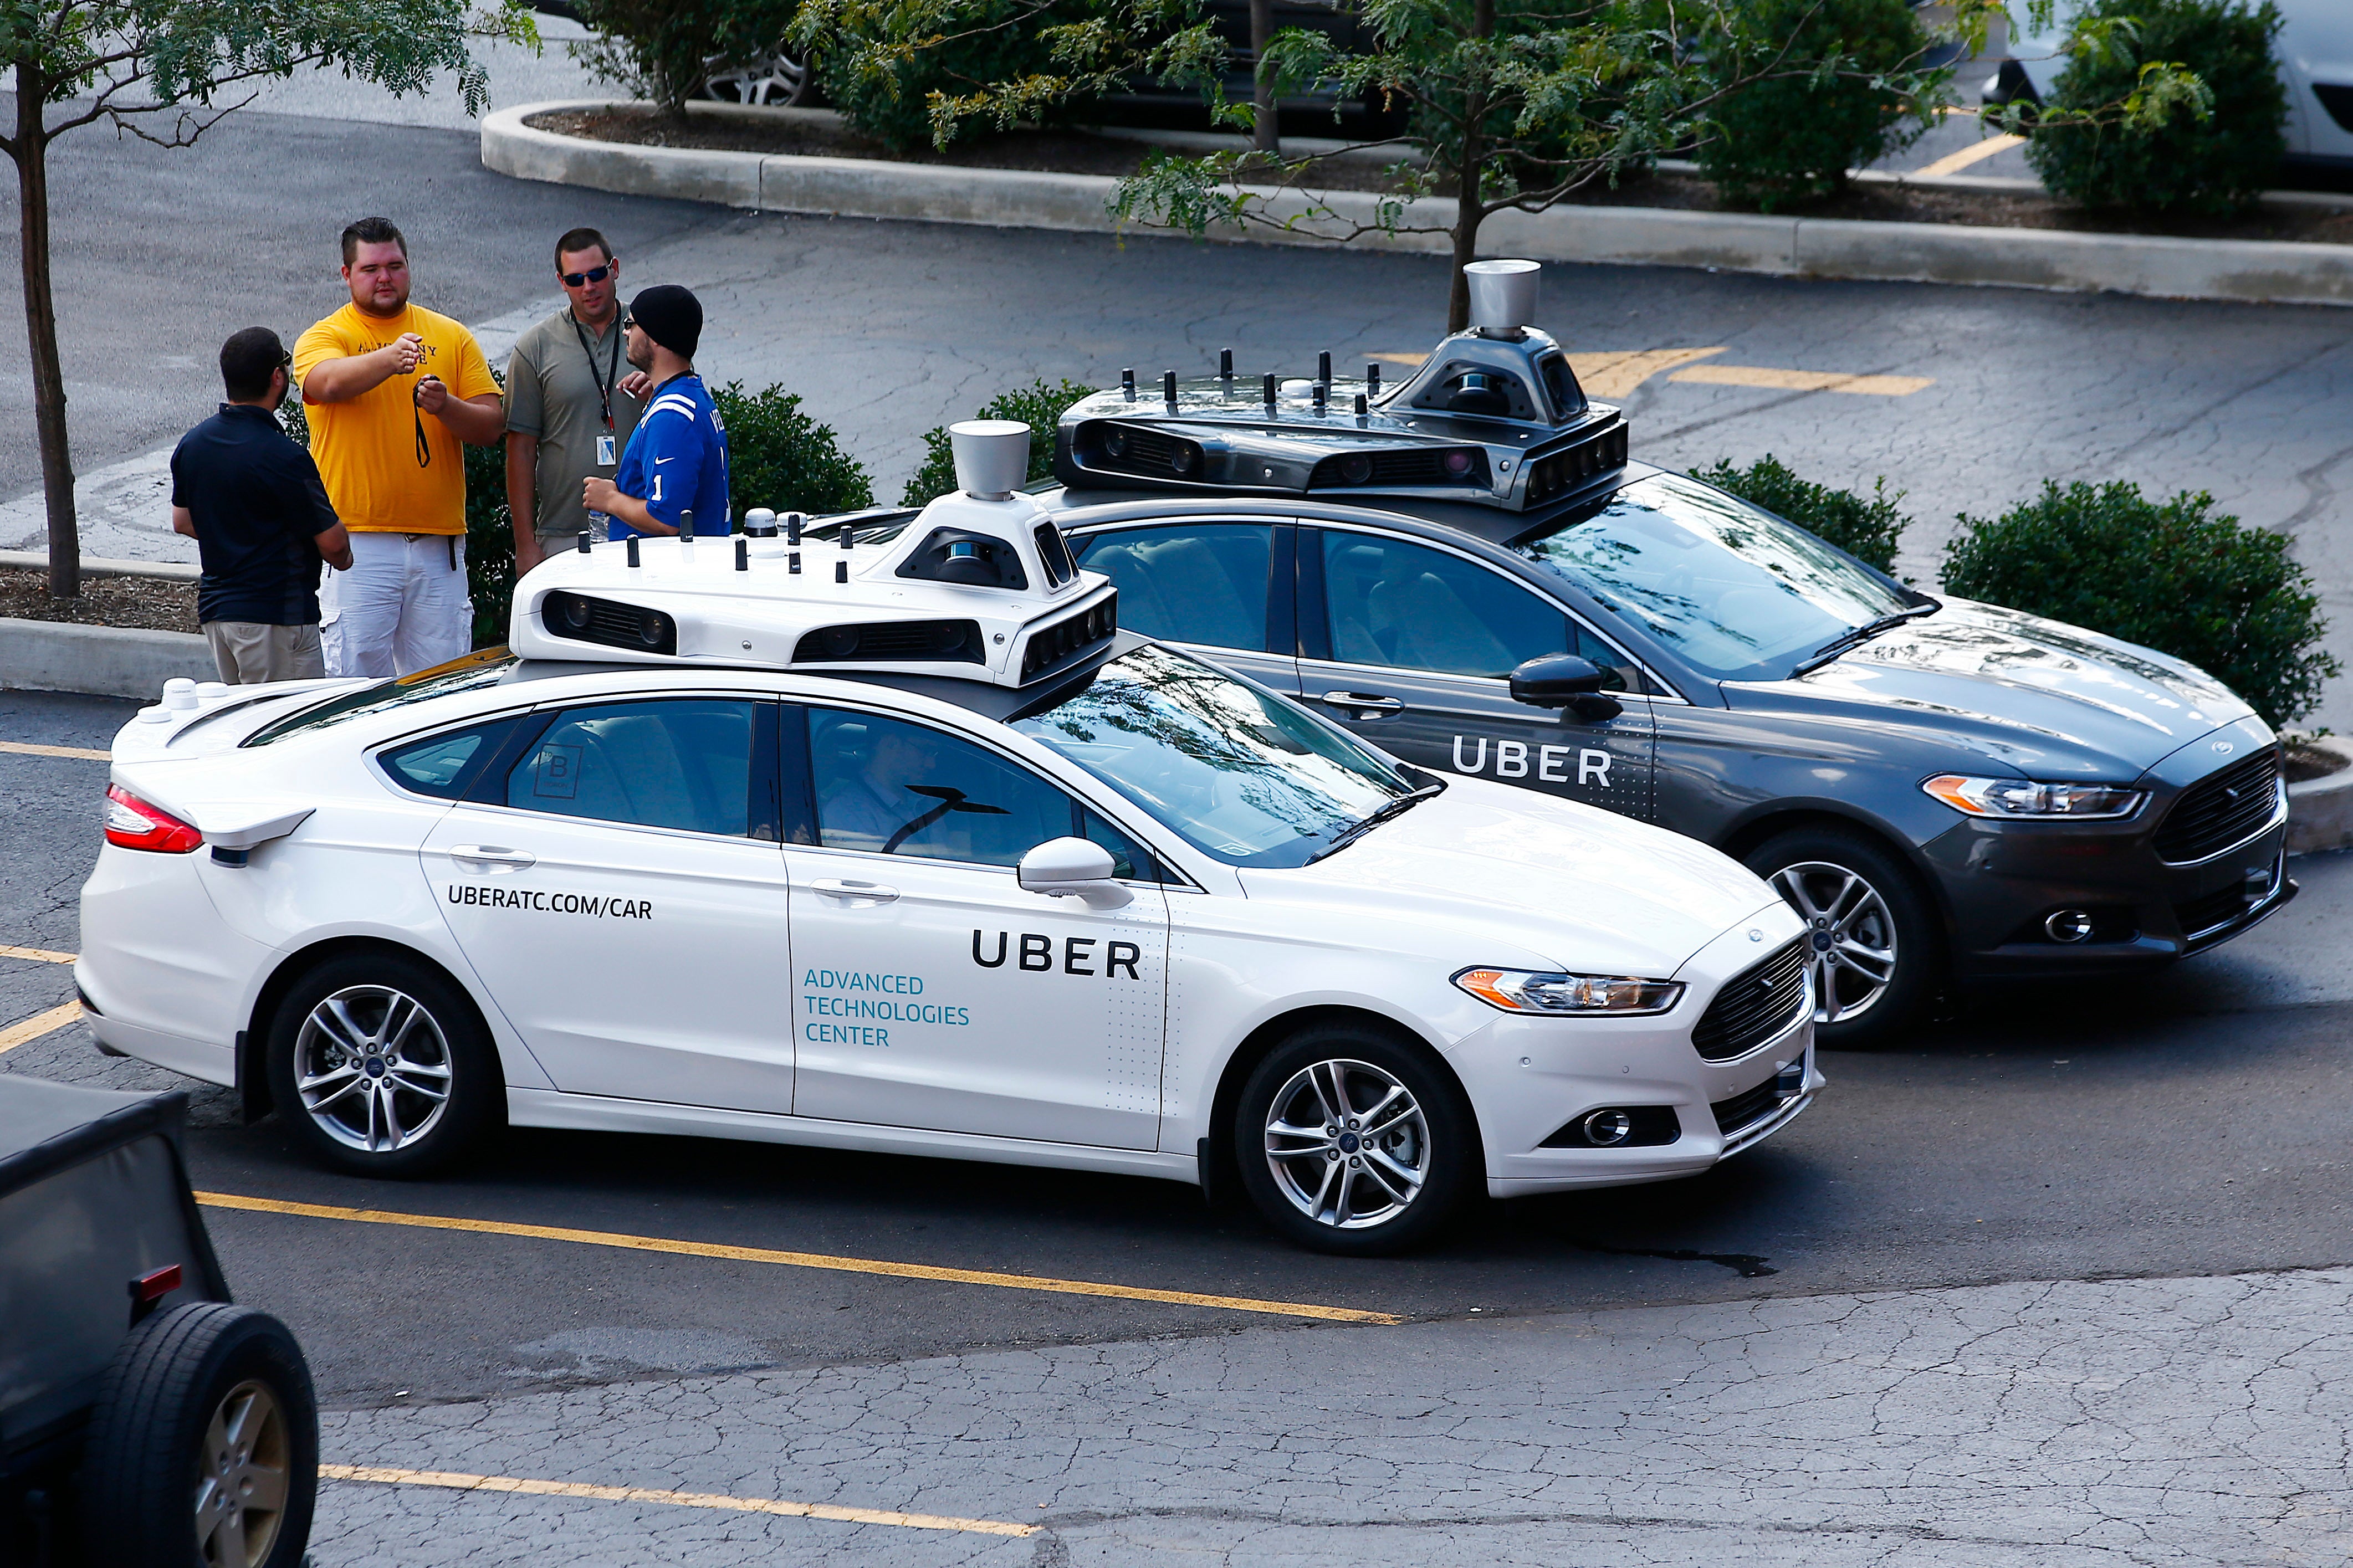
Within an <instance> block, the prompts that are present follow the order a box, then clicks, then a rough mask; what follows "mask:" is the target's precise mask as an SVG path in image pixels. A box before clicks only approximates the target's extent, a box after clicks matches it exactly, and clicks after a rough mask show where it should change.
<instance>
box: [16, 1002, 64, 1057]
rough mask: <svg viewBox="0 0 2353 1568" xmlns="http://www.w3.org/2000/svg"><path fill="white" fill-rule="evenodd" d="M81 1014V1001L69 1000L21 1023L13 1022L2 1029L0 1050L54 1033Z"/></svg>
mask: <svg viewBox="0 0 2353 1568" xmlns="http://www.w3.org/2000/svg"><path fill="white" fill-rule="evenodd" d="M80 1016H81V1004H80V1003H79V1002H68V1003H65V1004H64V1005H60V1006H56V1007H52V1008H50V1009H49V1010H48V1011H47V1012H46V1013H36V1014H34V1015H33V1016H31V1017H29V1018H27V1019H26V1020H25V1021H24V1022H23V1023H21V1024H11V1025H9V1026H7V1027H6V1028H5V1029H0V1051H13V1050H15V1049H16V1047H18V1046H21V1045H23V1044H25V1043H26V1041H28V1040H37V1039H39V1038H40V1037H42V1036H43V1035H54V1034H56V1033H57V1032H58V1030H59V1029H62V1028H64V1027H65V1026H67V1025H68V1024H70V1023H73V1022H74V1021H76V1020H77V1019H79V1017H80Z"/></svg>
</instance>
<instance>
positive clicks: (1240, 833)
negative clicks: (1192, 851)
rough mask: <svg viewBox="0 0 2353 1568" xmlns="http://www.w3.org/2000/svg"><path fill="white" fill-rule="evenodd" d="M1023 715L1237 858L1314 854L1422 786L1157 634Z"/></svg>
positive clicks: (1209, 847)
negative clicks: (1076, 688) (1156, 640)
mask: <svg viewBox="0 0 2353 1568" xmlns="http://www.w3.org/2000/svg"><path fill="white" fill-rule="evenodd" d="M1013 727H1014V728H1015V729H1016V730H1018V731H1021V733H1023V734H1025V735H1028V736H1030V737H1031V738H1032V739H1035V740H1037V741H1039V742H1044V743H1045V744H1046V745H1049V746H1051V747H1052V748H1053V749H1054V750H1055V751H1057V752H1060V753H1061V754H1062V755H1063V756H1066V757H1068V758H1070V759H1071V761H1072V762H1074V763H1078V764H1079V765H1080V766H1081V767H1082V768H1084V769H1086V770H1087V771H1088V772H1089V773H1092V774H1094V775H1095V777H1097V778H1099V779H1101V780H1103V782H1104V783H1105V784H1109V785H1111V787H1112V788H1113V789H1115V790H1117V791H1119V793H1120V794H1122V795H1125V796H1126V797H1127V798H1128V799H1130V800H1132V801H1134V803H1135V804H1136V805H1139V806H1142V807H1143V808H1144V809H1145V811H1148V812H1150V813H1151V814H1152V815H1153V816H1155V818H1157V819H1158V820H1159V821H1160V822H1162V823H1164V824H1166V826H1168V827H1169V828H1171V829H1173V830H1174V831H1176V833H1179V834H1181V835H1183V836H1184V838H1185V841H1186V842H1187V843H1188V844H1191V845H1193V846H1194V847H1196V848H1198V849H1200V850H1202V851H1203V852H1205V853H1207V854H1209V855H1214V856H1216V857H1217V858H1219V859H1220V860H1223V861H1225V862H1227V863H1228V864H1229V865H1234V866H1302V865H1304V864H1306V863H1307V861H1308V860H1309V858H1312V857H1313V856H1314V854H1315V852H1316V850H1317V849H1319V848H1321V847H1324V845H1326V844H1329V843H1330V842H1331V841H1332V840H1333V839H1335V838H1336V837H1339V836H1340V835H1341V834H1342V833H1344V832H1345V831H1346V830H1347V829H1348V828H1350V827H1352V826H1355V825H1356V823H1358V822H1361V821H1363V820H1364V819H1365V818H1366V817H1367V816H1371V815H1372V814H1373V813H1374V812H1375V811H1377V810H1378V809H1380V808H1381V807H1382V806H1384V805H1388V803H1389V802H1391V801H1393V800H1396V799H1398V797H1399V796H1401V795H1409V794H1411V793H1412V792H1413V789H1414V787H1415V784H1414V782H1412V781H1409V780H1408V779H1407V778H1406V777H1405V775H1404V774H1403V773H1399V772H1398V769H1397V766H1396V765H1395V764H1394V763H1389V762H1388V761H1387V760H1385V759H1384V758H1382V757H1380V756H1378V755H1377V754H1376V753H1374V752H1370V751H1367V750H1366V748H1365V747H1363V746H1361V745H1359V744H1357V742H1356V741H1355V739H1353V738H1352V737H1351V736H1349V735H1348V734H1347V733H1345V731H1341V730H1339V729H1337V728H1335V727H1334V726H1332V725H1329V724H1326V723H1324V721H1322V720H1320V719H1318V718H1316V717H1315V716H1314V714H1312V713H1309V712H1307V711H1306V710H1303V709H1301V708H1299V707H1297V706H1295V705H1293V704H1292V703H1289V702H1285V701H1283V700H1282V699H1281V698H1279V697H1276V696H1273V695H1272V694H1271V693H1269V692H1265V691H1261V690H1260V689H1257V688H1255V687H1251V686H1247V685H1245V684H1243V683H1242V682H1241V681H1239V680H1237V679H1234V678H1233V677H1232V676H1229V675H1226V674H1223V673H1221V672H1219V671H1218V670H1215V669H1212V668H1209V667H1208V665H1205V664H1201V663H1199V662H1198V661H1196V660H1194V659H1190V658H1185V657H1184V656H1183V655H1181V654H1177V653H1173V652H1171V651H1169V650H1168V649H1166V648H1164V647H1155V646H1146V647H1140V648H1137V649H1135V650H1134V652H1132V653H1129V654H1126V655H1124V656H1123V657H1121V658H1116V659H1113V661H1112V662H1111V663H1109V664H1106V665H1105V666H1103V668H1102V669H1101V670H1100V671H1098V672H1097V673H1096V675H1095V678H1094V679H1092V681H1090V682H1088V684H1087V686H1086V689H1084V690H1082V691H1080V692H1079V693H1077V694H1076V695H1075V696H1072V697H1070V698H1067V699H1065V700H1062V701H1061V702H1060V703H1058V704H1056V705H1055V706H1054V707H1052V708H1050V709H1047V710H1045V711H1043V712H1040V713H1037V714H1034V715H1032V716H1030V717H1029V718H1024V719H1017V720H1016V721H1014V723H1013Z"/></svg>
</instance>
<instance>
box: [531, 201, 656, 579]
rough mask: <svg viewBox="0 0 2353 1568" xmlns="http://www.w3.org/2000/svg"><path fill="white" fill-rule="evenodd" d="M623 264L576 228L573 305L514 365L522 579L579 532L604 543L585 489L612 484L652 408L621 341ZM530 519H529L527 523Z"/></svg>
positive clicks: (569, 279)
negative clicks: (599, 481) (593, 479)
mask: <svg viewBox="0 0 2353 1568" xmlns="http://www.w3.org/2000/svg"><path fill="white" fill-rule="evenodd" d="M620 279H621V263H620V261H619V260H618V258H616V257H615V256H614V255H613V247H611V246H609V245H607V243H606V242H605V237H604V236H603V235H601V234H599V233H597V232H596V230H595V229H593V228H575V229H573V230H572V231H571V232H569V233H568V234H566V235H565V237H563V238H561V239H559V240H557V241H556V242H555V280H556V281H557V282H558V283H560V284H562V285H563V288H564V293H565V300H566V303H565V308H564V309H563V310H558V311H556V312H555V314H554V315H552V316H550V317H548V318H547V320H545V321H542V322H540V323H539V324H538V325H536V326H533V327H532V328H530V329H529V330H528V331H525V332H524V333H523V334H522V336H521V337H519V338H517V339H515V345H514V352H513V354H512V357H510V358H509V359H508V361H507V508H508V510H509V513H510V515H512V517H513V519H514V521H515V531H514V538H515V574H516V575H517V576H521V575H522V574H523V573H525V572H528V571H530V570H531V569H532V568H533V567H534V566H536V565H538V564H539V563H540V562H541V561H542V560H543V559H545V558H546V557H547V556H548V555H550V554H552V553H554V552H557V551H561V550H569V549H571V548H573V545H574V543H575V541H576V540H577V539H578V537H579V534H580V531H581V530H582V529H586V530H588V531H589V534H590V537H592V538H595V539H599V540H601V539H603V538H604V537H605V531H606V524H605V520H604V519H603V518H601V517H600V518H593V519H592V518H591V517H590V516H589V515H588V509H587V508H586V506H585V505H584V504H583V503H582V501H581V499H580V493H581V481H583V480H584V479H588V478H589V477H590V476H592V475H595V476H601V477H603V478H605V479H610V478H612V476H613V472H614V470H615V469H617V468H619V467H620V462H621V450H622V448H623V447H627V446H628V444H629V432H630V431H632V430H634V429H636V428H637V425H638V414H639V413H640V412H641V411H642V410H643V408H644V406H645V391H646V385H645V383H646V378H645V375H644V374H643V373H642V372H638V371H633V370H631V369H630V368H629V361H628V346H627V344H626V343H624V342H623V341H622V340H623V339H624V338H625V337H626V336H627V334H626V333H624V332H623V331H622V330H621V310H620ZM526 519H528V520H529V521H527V522H526V521H525V520H526Z"/></svg>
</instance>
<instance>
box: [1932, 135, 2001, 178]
mask: <svg viewBox="0 0 2353 1568" xmlns="http://www.w3.org/2000/svg"><path fill="white" fill-rule="evenodd" d="M2025 145H2026V138H2025V137H2023V136H1989V137H1987V138H1986V139H1985V140H1984V141H1982V142H1978V144H1977V145H1975V146H1973V147H1964V148H1962V149H1961V150H1960V151H1959V152H1957V153H1946V154H1945V155H1944V156H1943V157H1941V158H1939V159H1937V160H1936V162H1935V163H1924V164H1922V165H1921V166H1920V167H1919V168H1916V169H1915V170H1913V171H1912V172H1911V173H1910V174H1906V175H1905V176H1904V177H1905V179H1907V180H1933V179H1935V178H1936V177H1937V176H1938V175H1940V174H1959V173H1960V172H1961V171H1962V170H1963V169H1966V168H1968V166H1969V165H1970V164H1972V163H1984V162H1985V161H1986V160H1987V159H1988V158H1990V157H1992V156H1993V155H1994V154H1996V153H2007V152H2009V151H2010V149H2011V148H2012V147H2023V146H2025Z"/></svg>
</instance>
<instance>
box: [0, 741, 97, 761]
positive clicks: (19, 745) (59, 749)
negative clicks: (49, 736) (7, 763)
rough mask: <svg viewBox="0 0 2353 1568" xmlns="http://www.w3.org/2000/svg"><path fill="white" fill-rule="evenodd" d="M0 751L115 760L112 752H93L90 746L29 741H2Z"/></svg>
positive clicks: (94, 759) (93, 759) (38, 755)
mask: <svg viewBox="0 0 2353 1568" xmlns="http://www.w3.org/2000/svg"><path fill="white" fill-rule="evenodd" d="M0 752H22V753H23V754H24V755H26V756H28V757H86V758H88V759H89V760H90V761H91V762H93V763H106V762H112V761H113V760H114V753H113V752H93V751H91V750H90V748H89V747H88V746H36V745H34V744H33V743H32V742H29V741H0Z"/></svg>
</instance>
